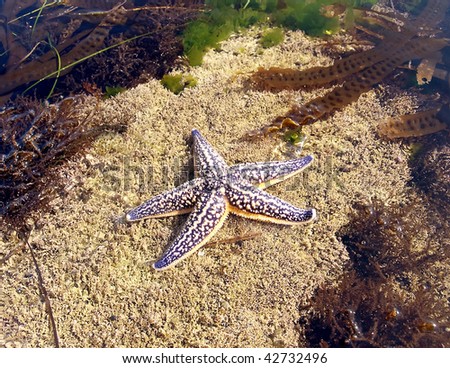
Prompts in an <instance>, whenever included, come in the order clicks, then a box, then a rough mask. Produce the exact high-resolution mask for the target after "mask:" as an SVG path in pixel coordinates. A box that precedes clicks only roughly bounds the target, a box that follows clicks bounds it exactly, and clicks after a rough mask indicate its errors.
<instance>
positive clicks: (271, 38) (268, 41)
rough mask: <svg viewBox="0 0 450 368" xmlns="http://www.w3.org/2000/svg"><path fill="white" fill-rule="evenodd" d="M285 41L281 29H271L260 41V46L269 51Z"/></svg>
mask: <svg viewBox="0 0 450 368" xmlns="http://www.w3.org/2000/svg"><path fill="white" fill-rule="evenodd" d="M283 40H284V32H283V30H282V29H281V28H273V29H270V30H268V31H266V32H264V34H263V35H262V37H261V39H260V40H259V43H260V45H261V46H262V47H263V48H264V49H267V48H269V47H273V46H276V45H279V44H280V43H281V42H283Z"/></svg>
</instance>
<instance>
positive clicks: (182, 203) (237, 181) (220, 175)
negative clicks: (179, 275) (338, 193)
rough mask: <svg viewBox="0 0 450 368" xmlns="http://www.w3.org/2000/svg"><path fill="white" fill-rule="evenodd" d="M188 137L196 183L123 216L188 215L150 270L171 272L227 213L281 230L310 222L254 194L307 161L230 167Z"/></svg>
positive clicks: (196, 135)
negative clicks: (173, 238)
mask: <svg viewBox="0 0 450 368" xmlns="http://www.w3.org/2000/svg"><path fill="white" fill-rule="evenodd" d="M192 136H193V139H194V165H195V170H196V174H197V175H196V178H195V179H193V180H191V181H189V182H187V183H185V184H183V185H181V186H179V187H177V188H175V189H173V190H169V191H167V192H164V193H162V194H159V195H157V196H155V197H153V198H151V199H149V200H148V201H146V202H144V203H143V204H141V205H140V206H138V207H136V208H134V209H133V210H131V211H130V212H128V213H127V215H126V220H127V221H137V220H142V219H144V218H158V217H166V216H173V215H178V214H182V213H188V212H190V213H191V214H190V215H189V217H188V219H187V221H186V223H185V224H184V226H183V228H182V229H181V231H180V233H179V234H178V235H177V237H176V238H175V240H174V241H173V242H172V244H171V245H170V246H169V248H168V249H167V250H166V251H165V253H164V254H163V256H162V257H161V259H159V260H158V261H157V262H156V263H154V265H153V267H154V268H155V269H157V270H163V269H166V268H168V267H171V266H174V265H175V264H177V263H178V262H180V261H181V260H182V259H184V258H186V257H188V256H189V255H191V254H192V253H193V252H194V251H195V250H197V249H198V248H200V247H201V246H203V245H204V244H206V243H207V242H208V241H209V240H210V239H211V237H212V236H213V235H214V234H215V233H216V232H217V231H218V230H219V229H220V228H221V227H222V225H223V223H224V221H225V219H226V218H227V216H228V214H229V213H233V214H236V215H239V216H243V217H248V218H252V219H256V220H261V221H270V222H273V223H276V224H283V225H297V224H300V223H307V222H310V221H312V220H314V218H315V216H316V211H315V210H314V209H301V208H297V207H295V206H293V205H292V204H290V203H288V202H285V201H283V200H282V199H280V198H278V197H275V196H273V195H270V194H268V193H266V192H264V191H263V190H262V189H260V188H266V187H268V186H271V185H274V184H276V183H279V182H280V181H283V180H285V179H287V178H289V177H291V176H293V175H295V174H298V173H299V172H300V171H302V170H303V169H304V168H306V167H308V166H309V165H310V164H311V162H312V161H313V157H312V156H305V157H302V158H299V159H295V160H289V161H273V162H257V163H245V164H239V165H234V166H231V167H230V166H228V165H227V164H226V163H225V161H224V159H223V158H222V157H221V156H220V154H219V153H218V152H216V151H215V150H214V148H213V147H212V146H211V145H210V144H209V143H208V141H207V140H206V139H205V138H204V137H203V136H202V135H201V134H200V132H199V131H198V130H196V129H194V130H192Z"/></svg>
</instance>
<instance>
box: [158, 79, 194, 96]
mask: <svg viewBox="0 0 450 368" xmlns="http://www.w3.org/2000/svg"><path fill="white" fill-rule="evenodd" d="M161 84H162V85H163V86H164V87H165V88H167V89H168V90H169V91H171V92H173V93H175V94H176V95H179V94H180V93H181V92H183V90H184V89H185V88H192V87H195V86H196V85H197V79H195V78H194V77H193V76H192V75H190V74H187V75H183V74H173V75H170V74H166V75H164V76H163V77H162V79H161Z"/></svg>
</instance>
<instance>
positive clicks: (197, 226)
mask: <svg viewBox="0 0 450 368" xmlns="http://www.w3.org/2000/svg"><path fill="white" fill-rule="evenodd" d="M227 214H228V204H227V201H226V199H225V197H224V195H223V193H222V192H221V191H220V190H214V191H212V192H209V193H204V194H203V196H202V197H201V198H199V200H198V201H197V204H196V205H195V207H194V210H193V211H192V213H191V214H190V215H189V217H188V219H187V221H186V223H185V224H184V226H183V228H182V229H181V231H180V233H179V234H178V235H177V237H176V238H175V240H174V241H173V242H172V244H171V245H170V246H169V248H168V249H167V250H166V252H165V253H164V254H163V256H162V257H161V259H159V260H158V261H157V262H155V264H154V265H153V267H154V268H155V269H156V270H163V269H165V268H168V267H172V266H174V265H175V264H177V263H178V262H179V261H181V260H182V259H184V258H186V257H188V256H189V255H190V254H192V253H193V252H194V251H195V250H196V249H198V248H200V247H201V246H203V245H204V244H206V242H208V241H209V239H210V238H211V237H212V236H213V235H214V234H215V233H216V232H217V231H218V230H219V229H220V228H221V227H222V225H223V223H224V221H225V219H226V217H227Z"/></svg>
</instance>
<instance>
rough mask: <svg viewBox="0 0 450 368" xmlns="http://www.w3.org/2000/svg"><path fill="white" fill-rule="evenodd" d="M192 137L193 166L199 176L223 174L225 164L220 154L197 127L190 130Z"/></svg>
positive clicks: (225, 168) (225, 167)
mask: <svg viewBox="0 0 450 368" xmlns="http://www.w3.org/2000/svg"><path fill="white" fill-rule="evenodd" d="M192 137H193V139H194V153H195V155H194V166H195V171H196V172H197V173H198V175H199V176H207V175H211V174H215V175H216V176H217V175H224V174H225V172H226V170H227V167H228V166H227V164H226V163H225V161H224V159H223V158H222V156H221V155H220V154H219V153H218V152H217V151H216V150H215V149H214V148H213V147H212V146H211V145H210V144H209V143H208V141H207V140H206V139H205V138H204V137H203V136H202V135H201V134H200V132H199V131H198V130H197V129H193V130H192Z"/></svg>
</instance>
